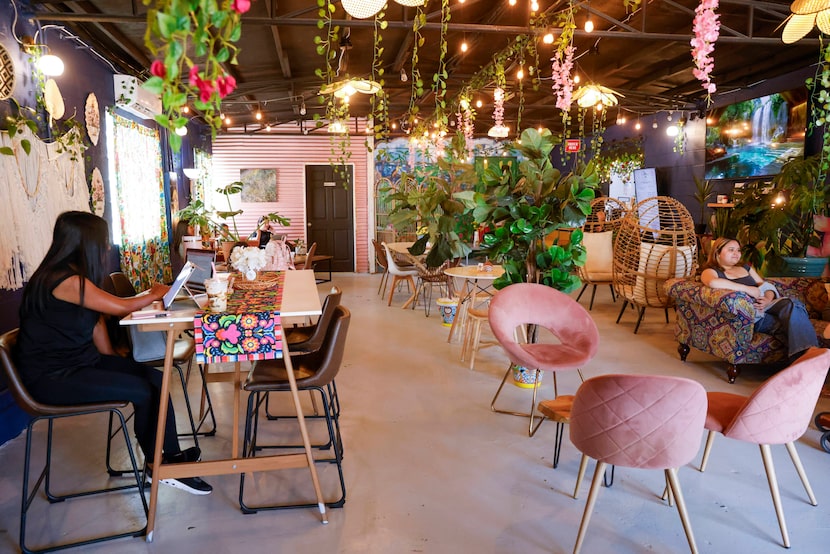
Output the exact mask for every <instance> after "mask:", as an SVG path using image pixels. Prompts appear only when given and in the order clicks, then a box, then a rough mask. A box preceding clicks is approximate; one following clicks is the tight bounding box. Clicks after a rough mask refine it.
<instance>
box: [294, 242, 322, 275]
mask: <svg viewBox="0 0 830 554" xmlns="http://www.w3.org/2000/svg"><path fill="white" fill-rule="evenodd" d="M316 253H317V243H316V242H312V243H311V247H310V248H309V249H308V253H307V254H306V256H305V260H303V261H302V262H299V263H297V262H296V261H295V262H294V269H310V270H311V271H314V254H316Z"/></svg>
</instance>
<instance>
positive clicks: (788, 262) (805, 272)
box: [781, 256, 827, 277]
mask: <svg viewBox="0 0 830 554" xmlns="http://www.w3.org/2000/svg"><path fill="white" fill-rule="evenodd" d="M781 259H783V260H784V264H785V265H784V269H783V271H782V273H783V274H782V277H821V274H822V273H824V268H825V266H826V265H827V258H823V257H810V256H808V257H806V258H791V257H789V256H781Z"/></svg>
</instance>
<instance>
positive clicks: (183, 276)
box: [162, 262, 196, 310]
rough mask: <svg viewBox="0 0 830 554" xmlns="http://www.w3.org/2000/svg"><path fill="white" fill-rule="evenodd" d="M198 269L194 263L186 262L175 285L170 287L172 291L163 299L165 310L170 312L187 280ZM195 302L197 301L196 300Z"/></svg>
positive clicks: (174, 282)
mask: <svg viewBox="0 0 830 554" xmlns="http://www.w3.org/2000/svg"><path fill="white" fill-rule="evenodd" d="M195 269H196V266H195V265H193V262H185V263H184V267H182V270H181V271H180V272H179V274H178V275H177V276H176V280H175V281H173V284H172V285H170V290H168V291H167V293H166V294H165V295H164V297H163V298H162V302H163V303H164V309H165V310H169V309H170V306H171V305H172V304H173V300H175V299H176V296H177V295H178V294H179V292H180V291H181V290H182V287H184V285H185V283H187V280H188V279H189V278H190V276H191V275H192V274H193V271H194V270H195ZM194 300H195V299H194Z"/></svg>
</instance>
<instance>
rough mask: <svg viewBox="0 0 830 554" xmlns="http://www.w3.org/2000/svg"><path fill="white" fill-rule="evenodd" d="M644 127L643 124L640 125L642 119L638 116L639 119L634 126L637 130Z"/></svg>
mask: <svg viewBox="0 0 830 554" xmlns="http://www.w3.org/2000/svg"><path fill="white" fill-rule="evenodd" d="M642 127H643V126H642V125H640V120H639V118H638V119H637V123H635V124H634V128H635V129H637V130H638V131H639V130H640V129H641V128H642Z"/></svg>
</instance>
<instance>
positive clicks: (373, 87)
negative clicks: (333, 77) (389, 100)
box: [320, 79, 381, 100]
mask: <svg viewBox="0 0 830 554" xmlns="http://www.w3.org/2000/svg"><path fill="white" fill-rule="evenodd" d="M380 89H381V86H380V84H379V83H377V82H375V81H371V80H369V79H346V80H345V81H337V82H336V83H329V84H327V85H324V86H323V87H322V88H321V89H320V94H334V96H335V97H337V98H341V99H344V100H345V99H346V98H348V97H349V96H351V95H352V94H354V93H356V92H359V93H361V94H377V93H378V92H379V91H380Z"/></svg>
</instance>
